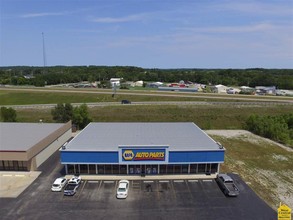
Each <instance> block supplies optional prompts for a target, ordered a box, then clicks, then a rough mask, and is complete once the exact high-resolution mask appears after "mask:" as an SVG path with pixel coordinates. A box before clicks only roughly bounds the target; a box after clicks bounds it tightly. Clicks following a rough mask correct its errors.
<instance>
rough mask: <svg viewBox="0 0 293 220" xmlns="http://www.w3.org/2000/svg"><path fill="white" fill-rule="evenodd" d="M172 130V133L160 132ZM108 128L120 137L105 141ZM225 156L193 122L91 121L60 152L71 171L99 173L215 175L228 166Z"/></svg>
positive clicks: (220, 148)
mask: <svg viewBox="0 0 293 220" xmlns="http://www.w3.org/2000/svg"><path fill="white" fill-rule="evenodd" d="M93 124H94V125H93ZM190 124H191V125H192V126H190ZM103 126H105V128H106V129H103ZM109 126H113V128H112V129H111V128H108V127H109ZM145 126H146V127H147V128H144V127H145ZM168 126H171V127H172V129H170V133H169V132H162V131H161V129H162V128H165V129H168ZM120 127H121V128H120ZM125 127H129V129H126V131H125ZM176 127H178V128H177V129H179V130H178V132H176V130H177V129H176ZM107 128H108V129H107ZM183 128H184V129H187V130H186V132H184V129H183ZM93 129H94V130H93ZM188 129H189V130H190V129H191V130H193V131H192V132H190V131H188ZM107 130H111V131H112V132H117V134H113V133H112V136H111V138H110V139H109V140H107V139H103V140H100V138H101V137H104V138H107V137H106V136H107V134H108V133H107ZM156 130H157V132H156ZM83 132H84V133H83ZM148 132H149V133H148ZM158 132H159V133H160V134H158ZM174 132H175V133H174ZM121 133H122V134H121ZM186 133H188V134H186ZM195 133H196V134H195ZM198 133H200V135H198ZM98 134H99V135H98ZM192 134H193V135H192ZM202 134H204V135H202ZM182 136H184V137H183V138H182ZM122 137H123V138H122ZM134 137H136V138H134ZM89 138H91V140H90V139H89ZM92 139H94V140H92ZM180 139H182V140H180ZM155 140H157V142H158V144H154V141H155ZM140 142H141V143H142V144H138V143H140ZM119 143H120V144H119ZM125 143H127V144H125ZM161 143H168V144H161ZM224 153H225V149H224V148H223V147H222V146H221V145H220V144H219V143H217V142H215V141H214V140H212V139H211V138H210V137H208V136H207V135H206V134H205V133H204V132H203V131H202V130H200V129H199V128H198V127H197V126H196V125H194V124H193V123H179V124H178V123H162V124H159V123H91V124H90V125H89V127H87V128H86V129H85V130H84V131H82V132H81V134H79V135H78V136H77V137H76V138H74V139H73V140H72V142H70V143H68V144H67V145H66V146H64V147H63V148H62V149H60V155H61V163H62V164H64V165H65V169H66V173H68V174H76V173H79V174H97V175H142V174H143V175H164V174H214V173H218V172H219V168H220V164H221V163H223V162H224Z"/></svg>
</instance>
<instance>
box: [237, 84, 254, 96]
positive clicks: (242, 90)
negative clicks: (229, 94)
mask: <svg viewBox="0 0 293 220" xmlns="http://www.w3.org/2000/svg"><path fill="white" fill-rule="evenodd" d="M240 93H241V94H250V95H252V94H254V93H255V89H254V88H251V87H249V86H241V87H240Z"/></svg>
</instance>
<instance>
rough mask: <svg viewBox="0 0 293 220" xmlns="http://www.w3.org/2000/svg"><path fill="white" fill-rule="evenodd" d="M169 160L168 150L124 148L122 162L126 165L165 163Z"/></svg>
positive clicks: (121, 152) (121, 155)
mask: <svg viewBox="0 0 293 220" xmlns="http://www.w3.org/2000/svg"><path fill="white" fill-rule="evenodd" d="M166 159H167V149H166V148H122V149H120V162H122V163H123V162H124V163H128V162H130V163H135V162H137V163H141V162H143V163H148V162H150V163H162V162H163V163H164V162H166Z"/></svg>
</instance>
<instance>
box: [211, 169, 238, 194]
mask: <svg viewBox="0 0 293 220" xmlns="http://www.w3.org/2000/svg"><path fill="white" fill-rule="evenodd" d="M216 181H217V183H218V185H219V186H220V188H221V189H222V190H223V192H224V194H225V195H227V196H238V195H239V189H238V187H237V186H236V185H235V183H234V181H233V179H232V178H231V177H230V176H228V175H227V174H218V175H217V178H216Z"/></svg>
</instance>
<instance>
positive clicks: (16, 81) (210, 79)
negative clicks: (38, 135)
mask: <svg viewBox="0 0 293 220" xmlns="http://www.w3.org/2000/svg"><path fill="white" fill-rule="evenodd" d="M111 78H123V79H124V80H126V81H138V80H143V81H147V82H157V81H160V82H179V81H180V80H184V81H191V82H196V83H201V84H207V85H209V84H211V85H216V84H223V85H226V86H250V87H255V86H276V87H277V88H279V89H293V69H262V68H253V69H146V68H140V67H133V66H52V67H45V68H44V67H30V66H17V67H0V84H4V85H5V84H12V85H34V86H45V85H55V84H62V83H78V82H81V81H89V82H94V81H100V82H105V81H109V80H110V79H111Z"/></svg>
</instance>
